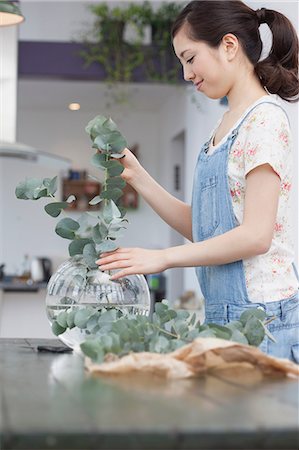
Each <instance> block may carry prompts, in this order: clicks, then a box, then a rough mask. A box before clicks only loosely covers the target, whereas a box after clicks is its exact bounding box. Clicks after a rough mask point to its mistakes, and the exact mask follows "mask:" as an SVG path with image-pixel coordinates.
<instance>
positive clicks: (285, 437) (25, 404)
mask: <svg viewBox="0 0 299 450" xmlns="http://www.w3.org/2000/svg"><path fill="white" fill-rule="evenodd" d="M46 344H51V345H55V346H56V345H62V344H61V343H59V342H58V341H56V340H51V341H45V340H37V339H1V340H0V381H1V388H0V389H1V408H0V439H1V441H0V449H1V450H8V449H39V450H42V449H61V450H68V449H84V450H87V449H140V450H141V449H152V450H153V449H163V450H164V449H221V450H222V449H272V450H273V449H298V446H299V445H298V444H299V442H298V382H297V381H296V380H290V379H282V380H265V381H260V382H254V381H253V380H252V378H251V381H250V380H246V377H245V378H244V377H242V378H241V379H240V378H237V379H233V380H232V379H230V380H227V379H225V378H223V376H222V377H221V378H219V377H211V376H210V377H206V378H202V379H199V380H181V381H175V382H174V381H172V382H169V381H168V382H166V381H165V380H164V381H163V380H160V379H153V378H151V379H146V380H145V379H144V378H140V377H135V376H134V377H129V378H127V379H123V378H92V377H90V376H88V375H87V374H86V373H85V372H84V369H83V361H82V359H81V358H80V356H78V355H76V354H72V353H64V354H55V353H50V352H38V351H37V350H36V349H37V346H38V345H46Z"/></svg>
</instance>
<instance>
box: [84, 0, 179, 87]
mask: <svg viewBox="0 0 299 450" xmlns="http://www.w3.org/2000/svg"><path fill="white" fill-rule="evenodd" d="M89 9H90V10H91V12H92V13H93V15H94V16H95V22H94V27H93V30H92V31H91V32H90V33H89V35H88V36H86V38H85V49H84V50H83V51H81V52H80V55H81V57H82V58H83V60H84V62H85V65H86V66H89V65H90V64H93V63H98V64H100V65H101V66H102V67H103V69H104V72H105V73H104V79H103V81H106V82H108V83H112V84H114V83H119V82H125V83H129V82H132V81H135V80H136V78H139V79H143V80H144V81H156V82H166V83H175V82H176V83H177V82H178V81H179V80H180V79H181V76H180V74H181V68H180V64H179V62H178V61H177V58H176V57H175V55H174V51H173V48H172V43H171V35H170V31H171V25H172V23H173V21H174V20H175V18H176V16H177V14H178V13H179V11H180V9H181V4H177V3H176V2H171V3H166V4H162V6H161V7H159V8H158V9H155V10H154V9H153V8H152V6H151V4H150V3H149V2H147V1H146V2H144V3H142V4H136V3H131V4H129V5H127V6H123V5H122V6H121V7H119V6H117V7H113V8H111V7H109V6H108V5H107V3H100V4H98V5H91V6H89ZM128 27H131V29H133V30H134V32H135V33H134V34H135V38H134V40H132V39H130V40H129V42H128V40H126V38H125V31H126V30H127V28H128ZM146 27H148V28H150V29H151V35H152V43H151V45H145V44H144V43H143V41H144V36H145V28H146Z"/></svg>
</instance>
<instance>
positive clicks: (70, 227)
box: [55, 217, 80, 239]
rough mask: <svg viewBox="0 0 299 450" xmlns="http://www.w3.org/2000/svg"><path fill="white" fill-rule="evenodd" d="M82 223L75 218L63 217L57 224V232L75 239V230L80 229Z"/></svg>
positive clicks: (67, 237) (66, 237) (64, 236)
mask: <svg viewBox="0 0 299 450" xmlns="http://www.w3.org/2000/svg"><path fill="white" fill-rule="evenodd" d="M79 227H80V225H79V223H78V222H76V221H75V220H73V219H70V218H68V217H66V218H64V219H61V220H60V221H59V222H58V224H57V225H56V228H55V231H56V233H57V234H58V235H59V236H61V237H63V238H65V239H74V238H75V231H77V230H78V229H79Z"/></svg>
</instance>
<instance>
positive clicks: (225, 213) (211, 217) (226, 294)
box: [192, 101, 299, 363]
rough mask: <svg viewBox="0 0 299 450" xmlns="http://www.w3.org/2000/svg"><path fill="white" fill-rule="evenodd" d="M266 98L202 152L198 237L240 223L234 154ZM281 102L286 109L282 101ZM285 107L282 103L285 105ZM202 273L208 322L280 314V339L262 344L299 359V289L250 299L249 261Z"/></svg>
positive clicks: (276, 324) (273, 327)
mask: <svg viewBox="0 0 299 450" xmlns="http://www.w3.org/2000/svg"><path fill="white" fill-rule="evenodd" d="M262 103H271V104H272V105H273V104H275V103H273V102H267V101H266V102H261V103H259V104H258V105H255V106H253V107H252V109H251V110H250V111H249V112H248V113H247V114H246V115H245V117H243V119H242V120H241V122H240V123H239V124H238V125H237V127H236V128H235V129H233V130H232V132H231V133H230V135H229V136H228V138H227V140H226V141H225V142H224V143H223V144H222V145H221V146H220V147H218V148H217V149H215V151H214V153H212V154H210V155H208V154H207V152H208V149H209V146H210V142H211V139H210V140H209V141H208V142H207V143H206V144H204V146H203V147H202V149H201V152H200V154H199V156H198V160H197V164H196V169H195V174H194V183H193V194H192V231H193V241H194V242H198V241H204V240H206V239H209V238H212V237H214V236H217V235H220V234H223V233H226V232H227V231H229V230H231V229H232V228H235V227H236V226H238V225H239V223H238V221H237V219H236V217H235V215H234V212H233V204H232V199H231V195H230V189H229V182H228V173H227V166H228V155H229V152H230V150H231V147H232V145H233V143H234V140H235V139H236V136H237V134H238V131H239V129H240V127H241V126H242V123H243V122H244V120H245V119H246V117H247V116H248V115H249V114H250V113H251V112H252V110H253V109H255V108H256V107H257V106H259V105H260V104H262ZM276 106H277V107H279V108H281V107H280V106H279V105H276ZM281 109H282V108H281ZM196 275H197V278H198V281H199V284H200V287H201V291H202V293H203V296H204V298H205V313H206V322H207V323H208V322H214V323H217V324H220V325H225V324H226V323H228V322H230V321H234V320H238V319H239V317H240V315H241V314H242V312H243V311H245V310H246V309H248V308H261V309H263V310H264V311H265V312H266V314H267V317H269V318H270V317H273V316H275V317H276V318H275V320H273V322H271V323H270V324H269V325H268V329H269V331H270V332H271V333H272V334H273V336H274V337H275V339H276V341H277V343H273V342H272V341H270V340H269V339H268V337H266V338H265V339H264V341H263V342H262V344H261V346H260V348H261V350H263V351H264V352H265V353H268V354H271V355H273V356H277V357H281V358H289V359H292V360H295V361H296V362H298V363H299V302H298V293H296V294H295V295H294V296H292V297H290V298H288V299H283V300H281V301H274V302H266V303H263V302H258V303H253V302H251V301H250V300H249V298H248V293H247V288H246V283H245V273H244V267H243V261H242V260H240V261H235V262H232V263H228V264H222V265H217V266H199V267H196Z"/></svg>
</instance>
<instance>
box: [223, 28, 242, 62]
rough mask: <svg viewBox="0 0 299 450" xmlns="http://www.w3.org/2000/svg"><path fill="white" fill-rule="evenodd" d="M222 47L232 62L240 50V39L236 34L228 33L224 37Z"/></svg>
mask: <svg viewBox="0 0 299 450" xmlns="http://www.w3.org/2000/svg"><path fill="white" fill-rule="evenodd" d="M221 45H222V48H223V51H224V54H225V55H226V58H227V61H232V60H233V59H234V58H235V56H236V54H237V52H238V50H239V46H240V44H239V39H238V38H237V37H236V36H235V35H234V34H232V33H228V34H226V35H225V36H223V38H222V40H221Z"/></svg>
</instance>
